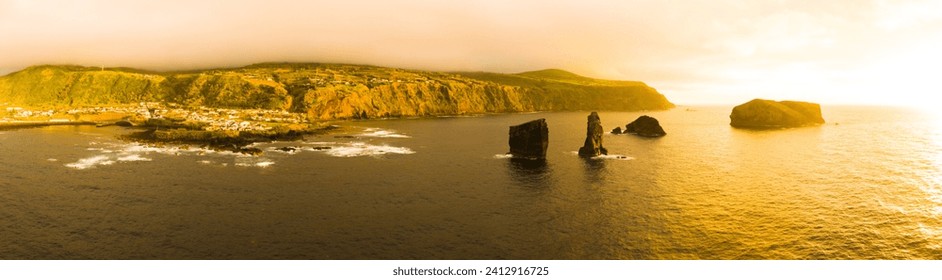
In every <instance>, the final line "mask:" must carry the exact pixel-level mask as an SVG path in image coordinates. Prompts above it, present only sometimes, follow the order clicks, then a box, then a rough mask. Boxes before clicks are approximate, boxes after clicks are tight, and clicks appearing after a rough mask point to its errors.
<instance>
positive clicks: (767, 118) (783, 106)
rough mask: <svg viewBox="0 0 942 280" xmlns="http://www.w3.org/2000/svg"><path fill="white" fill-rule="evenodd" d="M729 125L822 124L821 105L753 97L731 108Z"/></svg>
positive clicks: (760, 127) (753, 126) (774, 126)
mask: <svg viewBox="0 0 942 280" xmlns="http://www.w3.org/2000/svg"><path fill="white" fill-rule="evenodd" d="M729 119H730V123H729V124H730V125H731V126H733V127H739V128H757V129H762V128H786V127H800V126H810V125H820V124H824V118H823V117H822V116H821V105H818V104H815V103H809V102H798V101H781V102H776V101H771V100H763V99H754V100H752V101H749V102H746V103H744V104H742V105H739V106H736V107H734V108H733V111H732V113H731V114H730V115H729Z"/></svg>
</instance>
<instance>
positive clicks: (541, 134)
mask: <svg viewBox="0 0 942 280" xmlns="http://www.w3.org/2000/svg"><path fill="white" fill-rule="evenodd" d="M508 144H510V154H511V155H513V156H514V158H528V159H545V158H546V147H547V146H549V127H547V125H546V119H538V120H533V121H530V122H527V123H523V124H520V125H515V126H511V127H510V140H509V141H508Z"/></svg>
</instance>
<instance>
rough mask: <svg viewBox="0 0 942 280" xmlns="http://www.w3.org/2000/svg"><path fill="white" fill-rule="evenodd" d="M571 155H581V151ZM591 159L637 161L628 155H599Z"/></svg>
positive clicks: (571, 152) (573, 152) (572, 152)
mask: <svg viewBox="0 0 942 280" xmlns="http://www.w3.org/2000/svg"><path fill="white" fill-rule="evenodd" d="M569 153H570V154H573V155H579V151H570V152H569ZM590 159H598V160H633V159H635V158H633V157H630V156H626V155H597V156H594V157H591V158H590Z"/></svg>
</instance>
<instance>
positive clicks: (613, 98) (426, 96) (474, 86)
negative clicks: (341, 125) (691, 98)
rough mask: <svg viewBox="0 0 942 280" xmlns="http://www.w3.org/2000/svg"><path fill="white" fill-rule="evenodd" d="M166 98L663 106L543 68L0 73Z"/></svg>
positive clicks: (362, 107) (659, 99) (397, 109)
mask: <svg viewBox="0 0 942 280" xmlns="http://www.w3.org/2000/svg"><path fill="white" fill-rule="evenodd" d="M143 101H156V102H173V103H178V104H181V105H184V106H192V107H196V106H206V107H217V108H244V109H249V108H258V109H283V110H288V111H293V112H304V113H306V114H307V115H308V116H309V117H310V118H311V119H341V118H377V117H404V116H433V115H453V114H474V113H497V112H529V111H570V110H618V111H635V110H663V109H669V108H672V107H673V106H674V105H673V104H671V103H670V102H669V101H668V100H667V99H666V98H665V97H664V96H663V95H661V94H660V93H658V92H657V91H656V90H655V89H653V88H651V87H648V86H647V85H645V84H644V83H641V82H629V81H610V80H599V79H593V78H587V77H582V76H578V75H575V74H572V73H569V72H566V71H562V70H556V69H549V70H541V71H534V72H525V73H519V74H497V73H485V72H478V73H446V72H429V71H417V70H404V69H397V68H386V67H376V66H365V65H348V64H320V63H263V64H255V65H250V66H246V67H241V68H232V69H211V70H200V71H185V72H165V73H159V72H149V71H144V70H136V69H128V68H104V69H102V68H94V67H81V66H48V65H46V66H34V67H29V68H26V69H24V70H21V71H18V72H14V73H11V74H9V75H6V76H3V77H0V104H2V103H8V104H16V105H22V106H32V107H67V106H71V107H78V106H96V105H108V104H128V103H137V102H143Z"/></svg>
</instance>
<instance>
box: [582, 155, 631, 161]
mask: <svg viewBox="0 0 942 280" xmlns="http://www.w3.org/2000/svg"><path fill="white" fill-rule="evenodd" d="M592 158H593V159H604V160H633V159H635V158H633V157H629V156H626V155H599V156H594V157H592Z"/></svg>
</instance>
